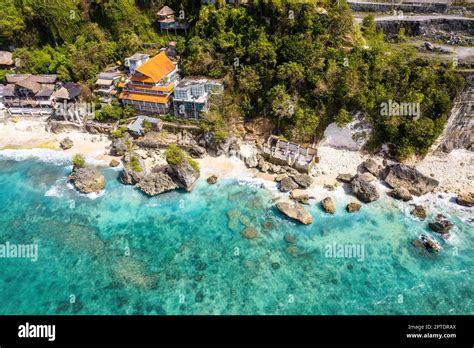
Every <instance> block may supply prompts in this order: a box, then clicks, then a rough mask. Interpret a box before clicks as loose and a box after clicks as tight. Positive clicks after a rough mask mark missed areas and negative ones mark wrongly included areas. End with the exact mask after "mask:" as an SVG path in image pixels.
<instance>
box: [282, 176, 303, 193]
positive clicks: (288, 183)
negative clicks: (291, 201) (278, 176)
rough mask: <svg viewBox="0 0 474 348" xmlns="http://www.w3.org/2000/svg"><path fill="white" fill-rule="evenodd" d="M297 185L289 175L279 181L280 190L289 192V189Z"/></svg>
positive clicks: (295, 187)
mask: <svg viewBox="0 0 474 348" xmlns="http://www.w3.org/2000/svg"><path fill="white" fill-rule="evenodd" d="M298 187H299V185H298V184H297V183H296V182H295V181H294V180H293V179H292V178H290V177H286V178H284V179H283V180H282V181H280V191H281V192H289V191H291V190H294V189H297V188H298Z"/></svg>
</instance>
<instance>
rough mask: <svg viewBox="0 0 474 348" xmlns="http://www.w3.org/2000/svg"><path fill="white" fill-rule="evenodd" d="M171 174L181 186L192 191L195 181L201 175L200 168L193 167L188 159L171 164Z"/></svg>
mask: <svg viewBox="0 0 474 348" xmlns="http://www.w3.org/2000/svg"><path fill="white" fill-rule="evenodd" d="M169 174H170V175H171V177H172V178H173V179H174V181H175V182H176V183H177V184H178V185H179V187H181V188H183V189H185V190H186V191H188V192H191V190H192V188H193V185H194V183H195V182H196V180H197V179H199V177H200V175H201V174H200V172H199V170H197V169H195V168H193V167H192V166H191V164H190V163H189V162H188V161H183V162H182V163H179V164H176V165H174V164H170V170H169Z"/></svg>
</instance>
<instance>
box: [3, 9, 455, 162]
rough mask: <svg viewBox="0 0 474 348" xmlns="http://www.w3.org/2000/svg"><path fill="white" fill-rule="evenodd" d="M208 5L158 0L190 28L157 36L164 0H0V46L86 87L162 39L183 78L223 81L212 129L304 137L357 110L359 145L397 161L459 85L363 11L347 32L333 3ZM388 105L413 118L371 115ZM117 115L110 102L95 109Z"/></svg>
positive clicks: (431, 135)
mask: <svg viewBox="0 0 474 348" xmlns="http://www.w3.org/2000/svg"><path fill="white" fill-rule="evenodd" d="M216 3H217V4H216V5H206V6H200V5H199V1H192V0H187V1H177V0H176V1H168V2H167V4H168V5H170V6H171V7H172V8H174V10H175V11H177V12H179V11H183V12H182V13H181V14H182V15H184V16H185V18H186V20H188V21H190V22H191V24H192V26H193V29H192V31H191V33H190V34H189V35H188V36H187V37H186V38H184V37H183V36H179V37H170V36H166V35H164V34H161V33H160V31H159V29H158V27H157V23H156V21H155V19H154V13H155V12H156V11H157V10H158V9H159V8H160V7H161V6H162V5H163V4H164V1H145V0H142V1H139V0H136V1H133V0H109V1H85V0H61V1H55V0H49V1H40V0H3V1H2V3H1V4H0V46H8V45H10V44H15V45H22V46H24V47H28V48H19V49H17V50H16V51H15V56H17V57H20V58H21V59H22V63H23V65H22V70H23V71H28V72H33V73H48V72H57V73H58V74H59V75H60V78H61V79H63V80H69V79H72V80H75V81H86V82H89V83H92V80H93V78H94V76H95V74H96V73H97V72H98V71H99V70H100V69H101V68H102V67H103V66H105V65H106V64H114V63H116V62H120V60H122V59H123V57H124V56H126V55H127V54H130V53H132V52H135V51H139V50H141V51H143V44H144V43H147V42H154V43H158V44H160V45H163V44H165V43H166V42H167V41H169V40H170V39H173V40H176V41H177V42H178V51H179V53H180V55H181V57H182V58H183V61H182V62H181V67H182V69H183V72H184V73H185V74H187V75H209V76H212V77H216V78H224V81H225V82H226V92H225V94H224V96H223V98H221V100H220V102H219V103H218V104H216V106H215V107H214V108H213V110H212V111H211V113H210V114H209V119H210V122H211V123H212V124H214V125H216V126H215V129H218V130H219V132H220V133H222V134H226V131H227V130H225V129H224V128H225V127H228V125H230V124H232V121H233V120H237V119H240V118H246V119H252V118H255V117H260V116H263V117H267V118H270V119H271V120H272V121H273V122H274V125H275V131H276V132H280V133H281V134H282V135H284V136H285V137H287V138H290V139H293V140H296V141H301V142H312V141H314V140H317V139H318V138H319V137H320V136H321V134H322V132H323V131H324V129H325V127H326V126H327V125H328V124H329V123H331V122H334V121H335V122H337V124H338V125H340V126H343V125H344V124H346V123H348V122H350V121H351V120H352V118H353V115H354V114H355V113H356V112H362V113H364V114H365V115H366V117H367V119H368V120H369V121H370V122H371V123H372V124H373V126H374V132H373V138H372V139H371V142H370V146H371V147H373V148H377V147H378V146H379V145H380V144H383V143H388V144H390V145H391V149H392V150H393V152H392V153H393V154H394V155H395V156H397V157H400V158H404V157H407V156H409V155H411V154H416V153H418V154H424V153H425V152H426V151H427V149H428V147H429V146H430V145H431V144H432V143H433V142H434V140H435V139H436V138H437V136H438V135H439V134H440V132H441V131H442V128H443V126H444V124H445V122H446V117H447V112H448V110H449V109H450V107H451V100H452V99H453V97H454V95H455V93H456V92H457V91H458V90H459V88H461V87H462V79H461V78H460V77H459V76H458V75H456V74H455V73H454V71H453V69H452V67H450V66H443V65H439V64H434V63H429V62H427V61H424V60H421V59H420V58H418V57H417V56H416V54H415V52H413V51H410V50H408V49H402V48H400V46H397V45H393V44H390V43H387V42H385V41H384V39H383V34H382V33H377V32H376V31H375V26H374V21H373V18H371V17H367V18H366V19H365V20H364V23H363V25H362V26H361V27H356V28H353V26H352V17H351V14H350V10H349V8H348V6H347V4H346V3H345V1H343V0H341V1H331V0H315V1H303V0H299V1H297V0H293V1H290V0H288V1H283V0H251V1H249V3H250V4H249V6H233V5H225V4H224V3H225V1H220V0H219V1H216ZM46 4H48V5H46ZM19 32H20V33H21V34H18V33H19ZM402 35H403V33H402ZM403 36H404V35H403ZM403 39H404V38H403ZM389 100H393V101H397V102H406V103H408V102H412V103H420V105H421V117H419V118H416V119H415V118H412V117H407V116H397V115H390V116H383V115H381V113H380V105H381V103H382V102H388V101H389ZM127 114H128V112H124V113H123V114H120V112H119V111H117V110H115V109H114V108H111V109H110V110H105V112H104V113H103V114H102V116H103V119H108V118H120V117H122V116H123V115H125V116H126V115H127Z"/></svg>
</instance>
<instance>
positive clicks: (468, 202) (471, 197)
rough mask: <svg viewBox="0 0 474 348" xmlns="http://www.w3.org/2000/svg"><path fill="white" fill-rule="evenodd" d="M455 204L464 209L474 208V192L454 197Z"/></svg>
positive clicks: (465, 192) (462, 193) (466, 192)
mask: <svg viewBox="0 0 474 348" xmlns="http://www.w3.org/2000/svg"><path fill="white" fill-rule="evenodd" d="M456 203H457V204H459V205H462V206H465V207H473V206H474V191H463V192H461V193H459V194H458V196H457V197H456Z"/></svg>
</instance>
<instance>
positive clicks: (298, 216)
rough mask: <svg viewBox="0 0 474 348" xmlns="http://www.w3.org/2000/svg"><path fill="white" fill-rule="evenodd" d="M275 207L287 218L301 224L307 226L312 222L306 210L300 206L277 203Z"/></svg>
mask: <svg viewBox="0 0 474 348" xmlns="http://www.w3.org/2000/svg"><path fill="white" fill-rule="evenodd" d="M276 207H277V209H278V210H279V211H280V212H282V213H283V214H285V215H286V216H288V217H289V218H291V219H293V220H296V221H298V222H301V223H302V224H305V225H309V224H311V223H312V222H313V218H312V216H311V215H310V214H309V213H308V212H307V211H306V209H305V208H304V207H303V206H302V205H301V204H298V203H295V204H290V203H285V202H278V203H277V204H276Z"/></svg>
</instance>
